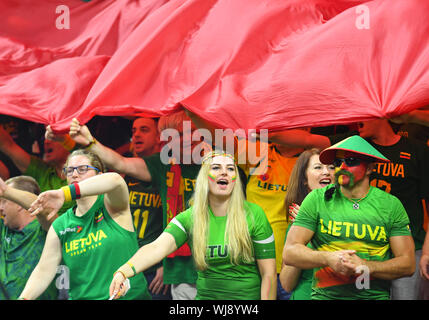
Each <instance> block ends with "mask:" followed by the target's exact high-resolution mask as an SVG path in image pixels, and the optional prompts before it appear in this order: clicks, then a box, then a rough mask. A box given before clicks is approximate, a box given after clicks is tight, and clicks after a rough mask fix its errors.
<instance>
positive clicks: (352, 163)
mask: <svg viewBox="0 0 429 320" xmlns="http://www.w3.org/2000/svg"><path fill="white" fill-rule="evenodd" d="M343 162H344V163H345V164H346V165H347V167H356V166H358V165H360V163H361V160H360V159H359V158H345V159H338V158H337V159H335V160H334V162H333V165H334V166H335V167H340V166H341V164H342V163H343Z"/></svg>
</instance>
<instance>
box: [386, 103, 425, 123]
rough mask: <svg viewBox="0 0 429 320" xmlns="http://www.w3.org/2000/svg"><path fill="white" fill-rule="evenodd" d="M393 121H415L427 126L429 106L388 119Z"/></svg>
mask: <svg viewBox="0 0 429 320" xmlns="http://www.w3.org/2000/svg"><path fill="white" fill-rule="evenodd" d="M390 120H391V121H392V122H394V123H416V124H420V125H423V126H429V106H426V107H424V108H421V109H416V110H413V111H411V112H409V113H405V114H403V115H401V116H399V117H395V118H392V119H390Z"/></svg>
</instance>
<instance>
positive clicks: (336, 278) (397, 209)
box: [294, 185, 411, 300]
mask: <svg viewBox="0 0 429 320" xmlns="http://www.w3.org/2000/svg"><path fill="white" fill-rule="evenodd" d="M331 187H332V185H329V186H327V187H325V188H321V189H316V190H313V191H312V192H310V193H309V194H308V196H307V197H306V198H305V199H304V201H303V203H302V205H301V207H300V210H299V213H298V215H297V218H296V219H295V222H294V226H295V225H296V226H301V227H304V228H307V229H309V230H311V231H313V232H314V236H313V238H312V240H311V243H312V245H313V247H314V248H315V250H319V251H322V250H323V251H337V250H356V254H357V255H358V256H359V257H360V258H362V259H365V260H371V261H385V260H389V259H391V258H393V254H392V251H391V249H390V243H389V239H390V237H393V236H410V235H411V232H410V229H409V219H408V216H407V213H406V211H405V209H404V207H403V205H402V203H401V202H400V201H399V199H398V198H396V197H395V196H392V195H390V194H388V193H386V192H384V191H382V190H380V189H378V188H374V187H370V190H369V192H368V194H367V196H366V197H365V198H363V199H362V200H360V201H359V209H354V208H353V202H352V201H351V200H350V199H348V198H346V197H345V196H344V195H343V194H342V193H341V192H340V191H339V190H337V191H336V192H334V194H333V196H332V198H331V199H330V200H327V199H325V191H326V190H327V188H331ZM357 280H358V279H357V278H356V277H345V276H342V275H340V274H338V273H336V272H334V271H333V270H332V269H331V268H330V267H324V268H316V269H314V278H313V286H312V299H317V300H320V299H381V300H384V299H386V300H387V299H389V298H390V293H389V290H390V282H389V281H386V280H381V279H375V278H372V277H370V279H369V284H370V285H369V288H368V289H365V288H362V286H358V285H357ZM358 287H361V288H362V289H359V288H358Z"/></svg>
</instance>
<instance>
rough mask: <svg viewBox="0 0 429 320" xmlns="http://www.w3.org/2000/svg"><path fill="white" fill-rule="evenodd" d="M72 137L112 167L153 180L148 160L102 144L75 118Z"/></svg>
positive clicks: (71, 128)
mask: <svg viewBox="0 0 429 320" xmlns="http://www.w3.org/2000/svg"><path fill="white" fill-rule="evenodd" d="M69 134H70V137H71V138H72V139H73V140H74V141H75V142H76V143H78V144H81V145H83V146H87V148H88V150H90V151H91V152H93V153H95V154H96V155H98V156H99V157H100V158H101V159H103V162H104V163H105V165H106V166H107V167H109V168H110V169H112V170H114V171H116V172H119V173H123V174H126V175H129V176H132V177H134V178H136V179H139V180H142V181H152V177H151V175H150V173H149V170H148V168H147V165H146V162H145V161H144V160H143V159H142V158H139V157H133V158H127V157H123V156H121V155H120V154H119V153H117V152H116V151H114V150H112V149H110V148H108V147H106V146H104V145H102V144H101V143H100V142H99V141H97V140H96V139H95V138H94V137H93V136H92V135H91V132H90V131H89V129H88V127H87V126H86V125H80V123H79V121H78V120H77V119H73V120H72V122H71V125H70V133H69Z"/></svg>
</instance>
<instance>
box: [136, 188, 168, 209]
mask: <svg viewBox="0 0 429 320" xmlns="http://www.w3.org/2000/svg"><path fill="white" fill-rule="evenodd" d="M130 204H132V205H139V206H142V205H144V206H146V207H153V208H159V207H160V206H161V197H160V195H159V194H154V193H147V192H138V191H131V192H130Z"/></svg>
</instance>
